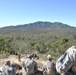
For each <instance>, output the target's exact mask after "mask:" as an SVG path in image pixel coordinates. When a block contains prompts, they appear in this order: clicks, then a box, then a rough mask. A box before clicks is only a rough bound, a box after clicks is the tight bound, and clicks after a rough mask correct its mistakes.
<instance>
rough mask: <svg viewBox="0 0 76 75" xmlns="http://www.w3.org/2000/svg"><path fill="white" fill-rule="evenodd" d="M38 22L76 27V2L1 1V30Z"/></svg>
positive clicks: (71, 0) (53, 0) (65, 0)
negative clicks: (6, 27)
mask: <svg viewBox="0 0 76 75" xmlns="http://www.w3.org/2000/svg"><path fill="white" fill-rule="evenodd" d="M37 21H48V22H62V23H65V24H68V25H70V26H74V27H76V0H0V28H1V27H5V26H15V25H22V24H28V23H34V22H37Z"/></svg>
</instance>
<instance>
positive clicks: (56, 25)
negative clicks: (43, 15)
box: [3, 21, 72, 29]
mask: <svg viewBox="0 0 76 75" xmlns="http://www.w3.org/2000/svg"><path fill="white" fill-rule="evenodd" d="M3 28H10V29H12V28H15V29H17V28H29V29H31V28H51V29H52V28H72V27H71V26H69V25H67V24H63V23H61V22H54V23H51V22H41V21H38V22H35V23H29V24H23V25H16V26H7V27H3Z"/></svg>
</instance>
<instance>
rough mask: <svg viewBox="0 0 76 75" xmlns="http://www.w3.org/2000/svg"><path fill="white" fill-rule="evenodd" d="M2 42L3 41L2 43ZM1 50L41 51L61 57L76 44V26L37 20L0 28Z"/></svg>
mask: <svg viewBox="0 0 76 75" xmlns="http://www.w3.org/2000/svg"><path fill="white" fill-rule="evenodd" d="M1 42H2V43H1ZM0 45H2V46H3V47H1V48H0V50H1V51H0V52H1V53H3V51H4V52H7V51H10V50H15V51H20V52H23V53H27V52H28V53H30V52H39V53H42V54H45V55H47V54H52V55H53V56H54V58H55V57H56V58H57V57H59V56H60V55H61V54H62V53H63V52H64V51H65V50H66V49H67V48H68V47H70V46H72V45H76V28H75V27H71V26H69V25H67V24H63V23H61V22H54V23H51V22H41V21H39V22H35V23H29V24H24V25H16V26H8V27H3V28H0Z"/></svg>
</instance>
